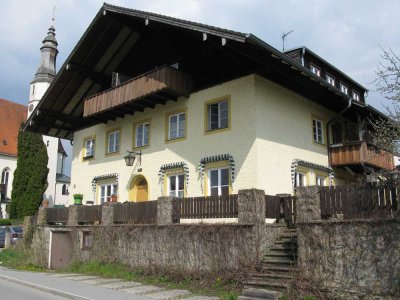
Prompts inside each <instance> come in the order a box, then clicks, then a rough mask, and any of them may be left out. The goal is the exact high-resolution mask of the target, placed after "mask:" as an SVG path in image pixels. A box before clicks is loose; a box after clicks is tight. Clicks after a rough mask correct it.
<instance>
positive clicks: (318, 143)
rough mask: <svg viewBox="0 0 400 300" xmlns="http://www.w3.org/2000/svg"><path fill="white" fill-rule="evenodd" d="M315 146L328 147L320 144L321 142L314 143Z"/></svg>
mask: <svg viewBox="0 0 400 300" xmlns="http://www.w3.org/2000/svg"><path fill="white" fill-rule="evenodd" d="M313 144H314V145H316V146H320V147H324V148H326V147H327V145H326V144H325V143H320V142H316V141H313Z"/></svg>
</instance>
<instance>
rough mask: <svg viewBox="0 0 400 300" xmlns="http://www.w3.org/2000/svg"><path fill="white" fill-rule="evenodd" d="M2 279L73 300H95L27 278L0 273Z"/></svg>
mask: <svg viewBox="0 0 400 300" xmlns="http://www.w3.org/2000/svg"><path fill="white" fill-rule="evenodd" d="M0 279H4V280H7V281H11V282H14V283H17V284H21V285H24V286H27V287H30V288H34V289H37V290H40V291H43V292H47V293H50V294H53V295H56V296H62V297H65V298H67V299H73V300H94V299H92V298H87V297H83V296H79V295H75V294H71V293H67V292H63V291H60V290H57V289H53V288H49V287H47V286H43V285H40V284H36V283H32V282H28V281H25V280H21V279H17V278H13V277H10V276H6V275H0Z"/></svg>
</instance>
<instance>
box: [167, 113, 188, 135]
mask: <svg viewBox="0 0 400 300" xmlns="http://www.w3.org/2000/svg"><path fill="white" fill-rule="evenodd" d="M185 129H186V114H185V113H184V112H182V113H178V114H174V115H170V116H169V117H168V140H175V139H179V138H183V137H185V131H186V130H185Z"/></svg>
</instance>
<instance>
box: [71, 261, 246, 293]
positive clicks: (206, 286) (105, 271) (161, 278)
mask: <svg viewBox="0 0 400 300" xmlns="http://www.w3.org/2000/svg"><path fill="white" fill-rule="evenodd" d="M65 271H66V272H73V273H81V274H88V275H96V276H101V277H106V278H119V279H123V280H126V281H137V282H141V283H143V284H150V285H156V286H162V287H165V288H168V289H185V290H189V291H191V292H192V293H193V294H196V295H207V296H218V297H219V298H221V299H224V300H235V299H236V298H237V297H238V296H239V294H240V292H241V289H240V286H239V284H238V283H237V282H235V281H234V280H232V279H226V278H222V277H216V278H211V277H202V276H191V275H182V274H178V273H165V272H157V274H155V273H148V272H146V270H144V269H140V268H136V269H132V268H130V267H128V266H125V265H123V264H118V263H101V262H98V261H90V262H86V263H76V264H72V265H71V266H70V267H69V268H67V269H66V270H65Z"/></svg>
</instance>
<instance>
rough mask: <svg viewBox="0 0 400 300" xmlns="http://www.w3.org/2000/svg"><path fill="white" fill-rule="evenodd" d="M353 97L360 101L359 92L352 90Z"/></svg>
mask: <svg viewBox="0 0 400 300" xmlns="http://www.w3.org/2000/svg"><path fill="white" fill-rule="evenodd" d="M353 99H354V100H357V101H360V94H359V93H357V92H354V91H353Z"/></svg>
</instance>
